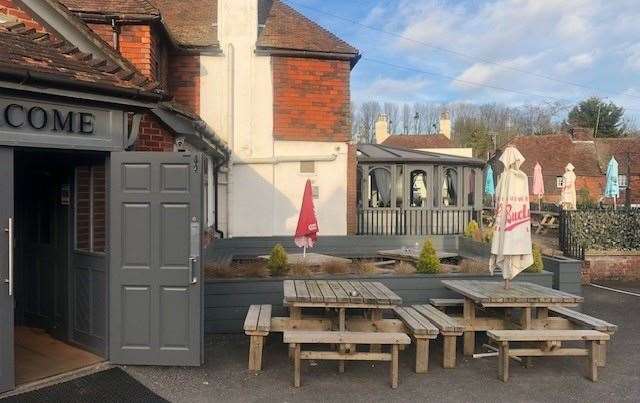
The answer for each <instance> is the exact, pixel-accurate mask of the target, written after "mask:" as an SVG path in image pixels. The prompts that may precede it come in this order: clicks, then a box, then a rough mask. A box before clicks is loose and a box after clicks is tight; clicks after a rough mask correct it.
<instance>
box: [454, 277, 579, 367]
mask: <svg viewBox="0 0 640 403" xmlns="http://www.w3.org/2000/svg"><path fill="white" fill-rule="evenodd" d="M442 284H444V286H445V287H447V288H448V289H450V290H452V291H455V292H457V293H459V294H460V295H462V296H463V297H464V306H463V314H462V318H461V320H462V322H463V324H464V327H465V332H464V352H465V355H472V354H473V353H474V350H475V332H476V331H487V330H504V329H509V328H511V326H512V322H511V320H510V319H511V311H512V310H513V309H514V308H519V309H521V311H522V312H521V316H520V323H519V326H520V328H521V329H534V328H546V327H547V325H548V324H549V323H548V319H549V316H548V313H549V308H552V307H573V306H577V305H578V304H580V303H582V302H583V300H584V298H582V297H581V296H578V295H573V294H569V293H566V292H562V291H559V290H554V289H552V288H547V287H543V286H541V285H538V284H533V283H527V282H517V281H516V282H513V283H511V287H510V288H508V289H505V287H504V283H503V282H495V281H477V280H443V281H442ZM478 308H481V309H487V308H489V309H502V310H504V318H499V317H477V316H476V312H477V310H478ZM553 319H554V321H555V318H553ZM556 322H558V321H556ZM557 325H558V326H565V325H566V324H565V323H564V321H563V322H562V323H558V324H557Z"/></svg>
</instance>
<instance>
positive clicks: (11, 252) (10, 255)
mask: <svg viewBox="0 0 640 403" xmlns="http://www.w3.org/2000/svg"><path fill="white" fill-rule="evenodd" d="M4 232H7V233H8V234H9V278H8V279H6V280H4V282H5V284H8V285H9V295H10V296H11V295H13V218H9V227H8V228H5V229H4Z"/></svg>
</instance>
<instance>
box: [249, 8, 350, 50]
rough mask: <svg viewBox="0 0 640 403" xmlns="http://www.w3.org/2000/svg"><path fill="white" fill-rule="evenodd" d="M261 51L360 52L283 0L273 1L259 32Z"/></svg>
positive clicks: (258, 44)
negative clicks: (262, 27)
mask: <svg viewBox="0 0 640 403" xmlns="http://www.w3.org/2000/svg"><path fill="white" fill-rule="evenodd" d="M257 46H258V48H263V49H281V50H299V51H312V52H321V53H338V54H345V55H348V56H352V57H353V58H355V57H357V55H358V54H359V52H358V49H356V48H354V47H353V46H351V45H349V44H348V43H346V42H345V41H343V40H342V39H340V38H338V37H337V36H336V35H334V34H332V33H331V32H329V31H327V30H326V29H324V28H322V27H321V26H320V25H318V24H317V23H315V22H313V21H311V20H310V19H308V18H307V17H305V16H304V15H302V14H300V13H299V12H297V11H296V10H294V9H293V8H291V7H289V6H288V5H286V4H284V3H283V2H282V1H280V0H274V1H273V4H272V6H271V9H270V10H269V14H268V15H267V18H266V20H265V27H264V29H263V30H262V32H260V35H259V36H258V42H257Z"/></svg>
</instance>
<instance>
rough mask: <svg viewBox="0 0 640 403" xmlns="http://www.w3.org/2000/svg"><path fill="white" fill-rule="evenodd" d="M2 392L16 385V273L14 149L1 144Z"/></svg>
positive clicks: (0, 277) (0, 336) (0, 384)
mask: <svg viewBox="0 0 640 403" xmlns="http://www.w3.org/2000/svg"><path fill="white" fill-rule="evenodd" d="M0 190H1V191H0V392H4V391H7V390H10V389H13V388H14V386H15V385H14V384H15V372H14V362H13V361H14V353H13V308H14V297H13V289H12V287H13V284H12V283H13V273H12V272H11V270H12V269H13V268H12V267H10V266H11V265H10V262H9V254H10V249H12V248H13V245H10V243H9V238H10V237H9V235H10V232H9V231H10V228H9V220H10V219H11V220H12V221H13V149H12V148H6V147H0Z"/></svg>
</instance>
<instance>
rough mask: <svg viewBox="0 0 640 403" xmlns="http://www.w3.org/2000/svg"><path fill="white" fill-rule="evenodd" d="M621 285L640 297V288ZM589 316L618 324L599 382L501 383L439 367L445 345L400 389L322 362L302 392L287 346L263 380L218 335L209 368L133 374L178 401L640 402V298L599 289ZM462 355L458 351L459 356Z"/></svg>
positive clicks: (567, 366) (377, 373)
mask: <svg viewBox="0 0 640 403" xmlns="http://www.w3.org/2000/svg"><path fill="white" fill-rule="evenodd" d="M606 285H607V286H610V287H612V286H613V287H615V286H618V285H619V286H620V287H621V288H624V289H625V290H628V291H632V292H640V283H635V284H630V283H625V284H624V285H620V284H615V283H607V284H606ZM584 296H585V299H586V303H585V304H584V309H583V311H584V312H586V313H589V314H592V315H594V316H597V317H600V318H604V319H608V320H610V321H611V322H613V323H616V324H618V325H619V331H618V333H617V334H616V336H615V338H614V340H613V343H612V345H611V346H610V349H609V355H608V364H607V367H606V368H603V369H601V370H600V382H598V383H592V382H591V381H589V380H587V379H586V378H585V377H584V374H585V373H586V360H585V359H584V358H582V357H578V358H565V357H558V358H556V357H554V358H541V359H537V360H536V361H535V362H534V367H533V368H531V369H524V368H521V367H520V366H519V365H517V363H515V362H513V361H512V363H513V364H512V376H511V379H510V381H509V383H506V384H504V383H502V382H500V381H499V380H498V379H497V378H496V376H497V360H496V359H495V358H485V359H476V360H474V359H464V358H462V357H461V356H459V362H460V363H459V366H458V368H456V369H450V370H444V369H442V368H441V366H440V360H441V357H442V352H441V350H440V345H439V344H440V343H436V345H435V348H432V354H431V359H430V370H429V373H428V374H422V375H417V374H415V373H414V372H413V370H412V368H411V365H412V362H413V359H414V352H413V350H412V349H408V350H406V351H404V352H402V353H401V355H400V386H399V388H398V389H396V390H392V389H391V388H390V387H389V384H388V367H387V365H386V364H384V365H383V364H377V365H371V364H369V363H364V362H363V363H351V364H347V371H346V372H345V373H344V374H342V375H339V374H338V373H337V370H336V364H334V363H332V362H321V363H319V364H318V365H317V366H314V367H309V365H308V364H305V366H304V368H303V378H302V381H303V385H302V387H301V388H299V389H295V388H293V387H291V370H290V367H289V363H288V360H287V351H286V348H285V346H283V345H282V343H281V339H279V338H278V337H273V338H271V339H270V340H269V344H268V345H267V347H266V352H265V368H264V371H262V372H261V373H259V374H251V373H250V372H248V371H247V370H246V360H247V351H248V344H247V340H246V337H243V336H240V335H238V336H215V337H212V338H210V339H208V340H207V344H208V346H207V364H206V366H204V367H202V368H158V367H128V368H126V370H127V371H128V372H129V373H131V374H132V375H133V376H134V377H135V378H137V379H138V380H140V381H141V382H143V383H144V384H146V385H147V386H148V387H150V388H151V389H153V390H154V391H155V392H156V393H158V394H160V395H161V396H163V397H165V398H167V399H169V400H171V401H175V402H207V401H211V402H213V401H218V402H219V401H225V402H226V401H231V402H264V401H273V402H299V401H305V402H310V401H314V402H316V401H317V402H323V401H332V402H336V401H351V402H361V401H366V402H379V401H403V402H406V401H416V400H422V401H426V400H430V401H454V402H459V401H475V402H493V401H510V402H529V401H531V402H533V401H536V402H540V401H544V402H566V401H589V402H614V401H615V402H620V401H630V402H631V401H634V402H638V401H640V297H634V296H631V295H624V294H618V293H614V292H610V291H605V290H600V289H596V288H593V287H586V288H584ZM460 350H461V348H460V349H459V351H460Z"/></svg>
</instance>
